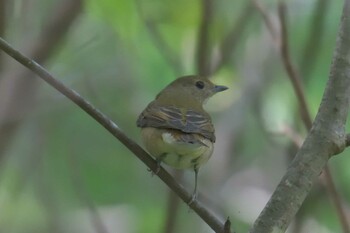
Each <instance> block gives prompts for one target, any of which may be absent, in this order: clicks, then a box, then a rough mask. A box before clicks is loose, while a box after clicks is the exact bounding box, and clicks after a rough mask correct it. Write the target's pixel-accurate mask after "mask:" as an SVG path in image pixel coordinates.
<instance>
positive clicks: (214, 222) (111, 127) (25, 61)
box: [0, 38, 224, 232]
mask: <svg viewBox="0 0 350 233" xmlns="http://www.w3.org/2000/svg"><path fill="white" fill-rule="evenodd" d="M0 48H1V49H2V50H3V51H4V52H5V53H7V54H8V55H9V56H11V57H13V58H14V59H15V60H17V61H18V62H19V63H21V64H22V65H24V66H25V67H27V68H28V69H30V70H31V71H33V72H34V73H35V74H37V75H38V76H39V77H40V78H41V79H43V80H44V81H45V82H47V83H48V84H50V85H51V86H52V87H54V88H55V89H56V90H57V91H59V92H60V93H62V94H63V95H65V96H66V97H67V98H69V99H70V100H71V101H72V102H74V103H75V104H76V105H78V106H79V107H80V108H81V109H82V110H84V111H85V112H86V113H87V114H88V115H90V116H91V117H92V118H93V119H95V120H96V121H97V122H98V123H99V124H100V125H102V126H103V127H104V128H105V129H106V130H107V131H108V132H110V133H111V134H112V135H113V136H114V137H115V138H117V139H118V140H119V141H120V142H121V143H122V144H124V145H125V146H126V147H127V148H128V149H129V150H130V151H131V152H133V153H134V154H135V155H136V156H137V157H138V158H139V159H140V160H141V161H142V162H143V163H144V164H145V165H146V166H147V167H149V168H150V169H151V170H152V171H154V172H156V171H157V170H158V165H157V163H156V161H154V160H153V159H152V158H151V156H150V155H149V154H148V153H147V152H146V151H145V150H143V149H142V148H141V147H140V146H139V145H138V144H137V143H135V142H134V141H133V140H131V139H130V138H129V137H128V136H127V135H125V134H124V133H123V131H122V130H121V129H120V128H119V127H118V126H117V125H116V124H115V123H114V122H113V121H111V120H110V119H109V118H108V117H107V116H106V115H104V114H103V113H102V112H101V111H99V110H98V109H97V108H95V107H94V106H93V105H92V104H90V103H89V102H88V101H86V100H85V99H84V98H82V97H81V96H80V95H79V94H78V93H77V92H76V91H74V90H72V89H70V88H68V87H67V86H65V85H64V84H63V83H62V82H60V81H59V80H57V79H55V78H54V77H53V76H52V75H51V74H50V73H49V72H48V71H46V70H45V69H44V68H43V67H41V66H40V65H39V64H38V63H36V62H35V61H34V60H31V59H29V58H27V57H25V56H24V55H23V54H21V53H20V52H18V51H17V50H15V49H13V48H12V47H11V46H10V45H9V44H8V43H7V42H6V41H5V40H3V39H2V38H0ZM157 176H158V177H159V178H160V179H161V180H162V181H163V182H164V183H165V184H166V185H167V186H168V187H169V188H170V189H172V190H173V191H174V192H175V193H176V194H177V195H178V196H179V197H180V198H181V199H182V200H183V201H184V202H188V201H189V200H190V199H191V194H190V193H189V192H187V191H186V190H185V189H184V187H183V186H182V185H180V184H179V183H177V182H176V180H175V179H174V178H173V177H172V176H171V175H170V174H169V173H168V172H167V171H166V170H165V169H164V168H162V167H161V169H160V170H159V172H158V173H157ZM190 207H191V208H192V209H193V210H194V211H195V212H196V213H197V214H198V215H199V216H200V217H201V218H202V219H203V220H204V221H205V222H206V223H207V224H208V225H209V226H210V227H211V228H212V229H213V230H214V231H215V232H224V223H223V222H222V221H220V220H219V219H218V218H217V217H216V216H214V215H213V214H212V213H211V212H210V211H209V210H208V209H206V207H205V206H204V205H203V204H201V203H200V202H199V201H198V200H195V201H193V202H192V203H191V204H190Z"/></svg>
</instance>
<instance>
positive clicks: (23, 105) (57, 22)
mask: <svg viewBox="0 0 350 233" xmlns="http://www.w3.org/2000/svg"><path fill="white" fill-rule="evenodd" d="M0 1H1V0H0ZM82 4H83V3H82V0H76V1H70V0H66V1H65V2H63V3H62V2H60V4H59V6H60V7H58V9H57V10H56V11H55V13H54V14H53V15H52V17H51V19H49V20H48V22H47V24H46V25H45V26H44V29H43V31H42V33H41V34H40V35H39V37H38V39H36V40H35V42H34V43H33V44H31V45H29V48H30V52H29V54H30V57H33V58H35V59H36V60H38V61H40V62H41V63H42V62H45V61H46V60H48V58H49V57H50V56H52V54H53V52H54V50H55V49H56V48H57V47H58V45H59V44H60V42H61V41H62V39H63V38H64V36H65V35H66V34H67V31H68V29H69V27H70V26H71V25H72V22H73V21H74V20H75V18H76V17H77V15H79V13H80V12H81V8H82ZM0 10H1V8H0ZM0 15H1V14H0ZM4 73H5V72H2V75H0V76H2V77H3V78H2V79H0V93H1V98H0V138H1V140H0V159H1V157H2V156H3V154H4V151H5V149H6V147H7V145H8V144H9V143H10V141H11V139H12V136H13V135H14V133H15V131H16V129H17V125H18V124H19V122H20V121H21V119H22V118H21V117H23V116H24V115H26V113H27V112H28V111H30V110H31V108H32V106H33V102H34V96H35V95H34V92H35V90H36V86H37V84H36V82H35V80H32V79H30V78H32V77H33V75H32V73H30V72H29V71H27V70H19V71H18V70H15V71H10V72H7V73H5V74H4ZM29 77H30V78H29ZM5 135H6V136H5Z"/></svg>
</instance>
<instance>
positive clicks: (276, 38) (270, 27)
mask: <svg viewBox="0 0 350 233" xmlns="http://www.w3.org/2000/svg"><path fill="white" fill-rule="evenodd" d="M253 4H254V7H255V8H256V10H257V11H259V12H260V14H261V16H262V18H263V20H264V23H265V25H266V28H267V30H268V31H269V32H270V34H271V37H272V39H273V40H274V41H275V42H276V44H277V45H280V43H281V42H280V40H281V38H280V36H279V33H278V31H277V29H276V27H275V26H274V24H273V22H272V20H271V18H270V16H269V14H268V13H267V11H266V9H265V8H264V6H263V5H262V4H261V3H260V1H259V0H253Z"/></svg>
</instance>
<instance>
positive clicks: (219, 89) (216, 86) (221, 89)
mask: <svg viewBox="0 0 350 233" xmlns="http://www.w3.org/2000/svg"><path fill="white" fill-rule="evenodd" d="M227 89H228V87H226V86H219V85H215V87H214V92H215V93H217V92H221V91H225V90H227Z"/></svg>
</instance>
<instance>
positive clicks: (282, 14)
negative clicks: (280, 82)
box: [278, 2, 312, 129]
mask: <svg viewBox="0 0 350 233" xmlns="http://www.w3.org/2000/svg"><path fill="white" fill-rule="evenodd" d="M278 8H279V10H278V14H279V18H280V22H281V56H282V62H283V65H284V68H285V69H286V71H287V74H288V78H289V80H290V81H291V83H292V85H293V89H294V91H295V94H296V96H297V99H298V103H299V111H300V115H301V118H302V120H303V122H304V124H305V126H306V128H307V129H310V128H311V126H312V120H311V117H310V116H311V115H310V112H309V109H308V107H307V103H306V98H305V93H304V91H303V87H302V84H301V81H300V80H301V78H300V74H299V72H298V71H297V69H296V68H295V66H294V64H293V63H292V61H291V58H290V53H289V42H288V31H287V22H286V7H285V4H284V3H283V2H281V3H280V4H279V7H278Z"/></svg>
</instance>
